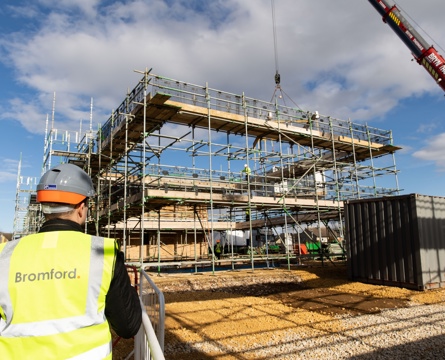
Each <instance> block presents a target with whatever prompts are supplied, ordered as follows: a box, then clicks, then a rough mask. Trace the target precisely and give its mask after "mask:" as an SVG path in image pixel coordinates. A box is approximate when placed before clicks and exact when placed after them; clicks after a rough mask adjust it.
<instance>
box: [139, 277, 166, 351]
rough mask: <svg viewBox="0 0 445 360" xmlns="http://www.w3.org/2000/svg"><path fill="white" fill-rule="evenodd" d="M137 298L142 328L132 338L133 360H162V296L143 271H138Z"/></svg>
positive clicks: (163, 306) (163, 322) (163, 321)
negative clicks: (139, 304)
mask: <svg viewBox="0 0 445 360" xmlns="http://www.w3.org/2000/svg"><path fill="white" fill-rule="evenodd" d="M139 286H140V287H139V296H140V300H141V306H142V326H141V329H140V330H139V332H138V333H137V335H136V336H135V338H134V359H135V360H142V359H143V360H148V359H153V360H163V359H164V324H165V300H164V294H163V293H162V292H161V291H160V290H159V289H158V287H157V286H156V284H155V283H154V282H153V281H152V280H151V279H150V277H149V276H148V275H147V273H146V272H145V271H144V270H142V269H141V270H140V283H139Z"/></svg>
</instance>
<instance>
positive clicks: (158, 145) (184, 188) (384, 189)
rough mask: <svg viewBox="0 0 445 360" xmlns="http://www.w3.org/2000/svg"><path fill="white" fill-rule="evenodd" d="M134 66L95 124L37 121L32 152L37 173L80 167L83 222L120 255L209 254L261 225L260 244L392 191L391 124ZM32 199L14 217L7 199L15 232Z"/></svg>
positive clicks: (171, 258) (198, 259) (152, 259)
mask: <svg viewBox="0 0 445 360" xmlns="http://www.w3.org/2000/svg"><path fill="white" fill-rule="evenodd" d="M141 74H142V75H143V76H142V79H141V80H140V81H139V83H138V84H137V85H136V87H135V88H134V89H133V90H132V91H131V92H129V93H128V94H127V96H126V97H125V99H124V100H123V102H122V103H121V104H120V106H119V107H118V108H117V109H116V110H115V111H114V112H113V113H112V115H111V116H110V118H109V119H108V120H107V121H106V122H105V123H104V125H103V126H100V128H99V130H98V131H93V130H92V126H91V124H90V129H89V130H87V131H84V132H83V133H82V131H80V132H79V133H77V132H76V133H75V134H72V133H69V132H60V131H57V130H56V129H54V128H53V127H52V126H51V127H50V128H49V127H48V120H47V131H46V136H45V149H44V160H43V170H44V171H46V170H48V169H49V168H50V167H51V166H54V165H56V164H57V163H59V162H72V163H75V164H77V165H79V166H81V167H82V168H84V169H85V170H86V171H87V172H88V173H89V174H90V175H91V177H92V179H93V181H94V182H95V186H96V190H97V198H96V201H95V205H94V209H93V210H92V211H91V215H90V222H89V224H88V227H89V229H88V230H89V232H90V233H97V234H99V235H102V236H109V237H115V238H117V239H119V240H120V241H121V244H122V246H123V249H124V251H125V252H126V257H127V259H128V260H130V261H134V262H138V263H144V264H148V265H154V264H158V265H160V264H170V265H171V264H181V263H183V262H189V263H190V264H195V265H196V264H197V263H202V262H206V261H211V262H213V259H214V257H211V256H209V255H211V252H212V249H213V245H214V243H215V241H216V239H217V238H218V239H220V238H224V236H225V237H226V238H225V242H226V245H227V244H231V246H232V249H233V244H234V242H233V241H230V239H229V238H228V237H229V236H230V234H234V233H235V232H236V231H241V232H247V233H248V234H252V236H250V235H248V236H247V237H249V236H250V237H251V238H252V237H253V234H254V233H255V231H259V232H258V234H259V233H260V232H261V230H265V229H267V230H265V231H263V232H262V233H263V234H266V238H265V241H266V243H267V241H268V240H267V234H271V233H273V231H272V232H271V229H277V228H279V229H280V232H283V233H286V232H288V231H289V232H293V233H298V232H301V231H303V230H304V229H305V227H306V226H307V225H308V224H316V226H318V228H320V226H326V227H329V224H330V223H333V222H334V223H337V224H342V222H343V219H342V216H343V201H344V200H348V199H359V198H368V197H376V196H386V195H388V196H390V195H398V194H399V188H398V181H397V169H396V165H395V157H394V153H395V151H397V150H399V149H400V148H399V147H396V146H394V145H393V139H392V133H391V131H388V130H382V129H377V128H373V127H369V126H367V125H364V124H359V123H352V122H351V121H344V120H339V119H335V118H332V117H330V116H323V115H320V114H318V112H313V113H312V112H306V111H302V110H300V109H296V108H291V107H286V106H283V105H280V104H278V102H275V103H273V102H266V101H261V100H257V99H253V98H248V97H246V96H244V95H236V94H231V93H227V92H223V91H219V90H215V89H211V88H209V87H208V86H207V85H206V86H199V85H193V84H189V83H185V82H181V81H177V80H172V79H168V78H165V77H161V76H157V75H154V74H152V73H151V72H149V71H145V72H141ZM56 160H57V162H56ZM246 165H247V167H248V168H249V169H250V172H249V173H248V174H246V172H243V169H244V168H245V166H246ZM21 181H23V178H21V177H20V176H19V177H18V184H17V194H18V195H17V199H19V198H20V193H21ZM17 201H18V202H19V200H17ZM33 206H34V207H33V208H32V209H33V210H32V211H33V212H32V214H30V213H27V214H26V216H25V218H26V219H28V220H27V221H25V222H23V221H22V220H21V219H20V216H23V215H20V214H19V213H18V212H17V208H18V207H16V222H15V224H17V227H15V229H14V232H15V237H20V236H21V235H24V234H26V233H27V231H28V230H29V229H27V228H26V225H25V228H23V226H22V228H20V226H21V224H22V225H23V224H28V223H29V217H36V211H35V204H34V205H33ZM21 214H23V212H21ZM34 223H35V221H33V224H34ZM34 227H35V226H34ZM34 227H33V229H32V231H34V230H35V229H34ZM339 228H340V233H339V234H338V233H337V235H340V237H341V236H342V233H341V226H340V227H339ZM228 234H229V235H228ZM262 242H263V243H262ZM254 245H255V246H262V245H264V236H263V240H260V238H259V237H258V238H257V240H256V241H255V239H253V240H252V241H248V242H247V246H248V247H251V249H250V250H252V251H249V252H248V253H249V261H252V264H253V261H254V260H253V259H254V257H255V256H256V255H255V254H259V252H255V251H253V246H254ZM266 245H267V244H266ZM286 249H287V250H286V258H287V259H289V257H292V256H293V249H294V248H293V247H287V248H286ZM254 255H255V256H254ZM258 256H260V257H263V255H258ZM210 258H211V260H209V259H210ZM229 258H230V259H232V260H233V251H232V256H231V257H229Z"/></svg>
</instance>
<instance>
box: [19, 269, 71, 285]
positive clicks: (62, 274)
mask: <svg viewBox="0 0 445 360" xmlns="http://www.w3.org/2000/svg"><path fill="white" fill-rule="evenodd" d="M76 272H77V268H74V269H73V270H71V271H68V270H65V271H56V270H54V269H51V271H46V272H39V273H21V272H16V273H15V282H16V283H20V282H34V281H45V280H63V279H77V275H76ZM79 277H80V276H79Z"/></svg>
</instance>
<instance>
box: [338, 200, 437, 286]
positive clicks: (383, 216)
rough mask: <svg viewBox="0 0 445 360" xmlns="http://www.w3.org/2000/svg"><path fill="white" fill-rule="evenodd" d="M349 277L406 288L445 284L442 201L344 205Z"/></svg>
mask: <svg viewBox="0 0 445 360" xmlns="http://www.w3.org/2000/svg"><path fill="white" fill-rule="evenodd" d="M344 210H345V225H346V229H345V240H346V245H347V254H348V273H349V278H350V279H351V280H354V281H362V282H367V283H373V284H382V285H389V286H399V287H405V288H411V289H419V290H424V289H430V288H438V287H443V286H445V198H444V197H437V196H425V195H419V194H410V195H401V196H393V197H382V198H373V199H364V200H349V201H347V202H345V208H344Z"/></svg>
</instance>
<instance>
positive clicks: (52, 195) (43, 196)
mask: <svg viewBox="0 0 445 360" xmlns="http://www.w3.org/2000/svg"><path fill="white" fill-rule="evenodd" d="M85 199H86V196H85V195H81V194H76V193H73V192H68V191H60V190H39V191H37V202H39V203H45V202H50V203H61V204H71V205H76V204H79V203H81V202H82V201H83V200H85Z"/></svg>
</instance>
